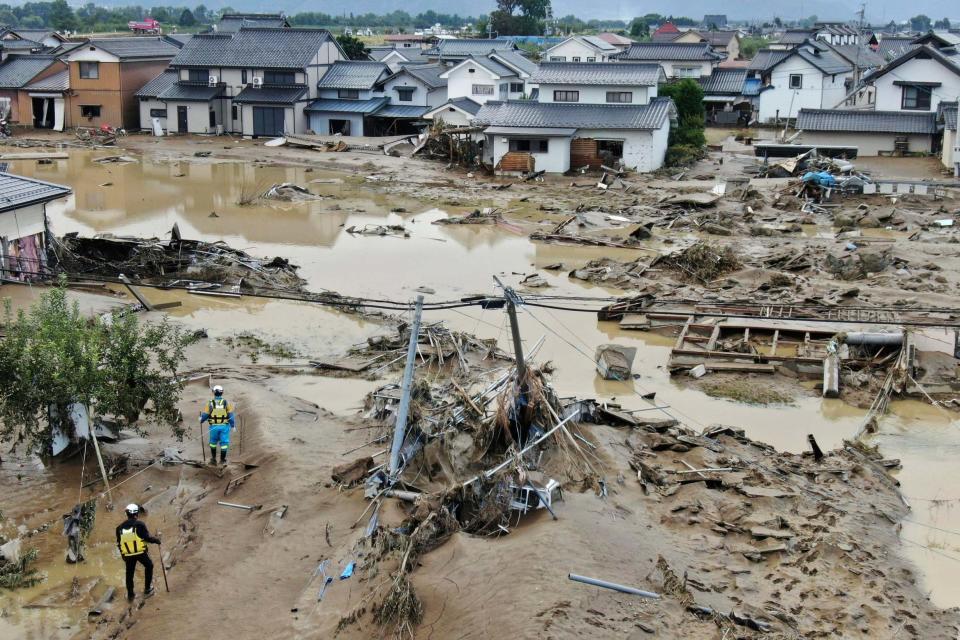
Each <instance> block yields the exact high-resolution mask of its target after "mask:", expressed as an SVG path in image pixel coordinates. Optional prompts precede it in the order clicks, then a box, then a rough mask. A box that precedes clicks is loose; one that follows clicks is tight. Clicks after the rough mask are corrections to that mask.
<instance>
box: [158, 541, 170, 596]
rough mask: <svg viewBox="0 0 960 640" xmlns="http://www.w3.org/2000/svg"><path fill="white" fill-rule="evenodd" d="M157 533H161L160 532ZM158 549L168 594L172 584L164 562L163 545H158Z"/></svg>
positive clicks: (164, 584)
mask: <svg viewBox="0 0 960 640" xmlns="http://www.w3.org/2000/svg"><path fill="white" fill-rule="evenodd" d="M157 533H160V532H159V531H158V532H157ZM157 549H158V550H159V551H160V569H161V570H162V571H163V586H164V587H166V589H167V593H170V583H169V582H167V565H166V563H164V561H163V544H157Z"/></svg>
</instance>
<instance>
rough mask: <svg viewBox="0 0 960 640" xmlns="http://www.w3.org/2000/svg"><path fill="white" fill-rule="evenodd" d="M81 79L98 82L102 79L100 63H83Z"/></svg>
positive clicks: (81, 65)
mask: <svg viewBox="0 0 960 640" xmlns="http://www.w3.org/2000/svg"><path fill="white" fill-rule="evenodd" d="M80 77H81V78H83V79H84V80H96V79H98V78H99V77H100V63H99V62H81V63H80Z"/></svg>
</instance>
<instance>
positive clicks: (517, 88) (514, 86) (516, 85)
mask: <svg viewBox="0 0 960 640" xmlns="http://www.w3.org/2000/svg"><path fill="white" fill-rule="evenodd" d="M510 93H523V83H522V82H511V83H510Z"/></svg>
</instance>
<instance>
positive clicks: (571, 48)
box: [542, 36, 623, 62]
mask: <svg viewBox="0 0 960 640" xmlns="http://www.w3.org/2000/svg"><path fill="white" fill-rule="evenodd" d="M622 50H623V48H622V47H617V46H614V45H613V44H611V43H609V42H607V41H606V40H604V39H603V38H600V37H599V36H570V37H569V38H567V39H566V40H564V41H563V42H561V43H559V44H555V45H554V46H552V47H550V48H549V49H547V50H546V51H544V52H543V56H542V58H543V60H545V61H548V62H607V61H608V60H609V59H610V56H612V55H613V54H615V53H619V52H620V51H622Z"/></svg>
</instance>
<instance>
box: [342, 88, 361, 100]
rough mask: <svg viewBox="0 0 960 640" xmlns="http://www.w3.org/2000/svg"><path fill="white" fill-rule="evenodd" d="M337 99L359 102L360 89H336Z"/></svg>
mask: <svg viewBox="0 0 960 640" xmlns="http://www.w3.org/2000/svg"><path fill="white" fill-rule="evenodd" d="M337 97H338V98H340V99H342V100H359V99H360V89H338V90H337Z"/></svg>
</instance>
